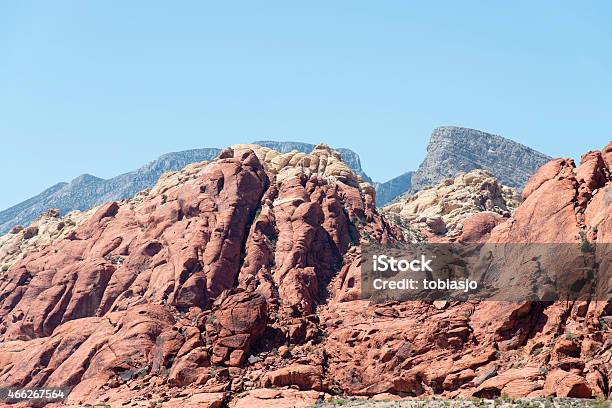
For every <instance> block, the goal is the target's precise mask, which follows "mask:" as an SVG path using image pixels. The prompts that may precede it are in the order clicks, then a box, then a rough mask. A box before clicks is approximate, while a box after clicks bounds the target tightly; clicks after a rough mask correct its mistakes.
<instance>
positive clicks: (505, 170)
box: [411, 126, 551, 192]
mask: <svg viewBox="0 0 612 408" xmlns="http://www.w3.org/2000/svg"><path fill="white" fill-rule="evenodd" d="M550 159H551V158H550V157H548V156H546V155H544V154H542V153H540V152H537V151H535V150H533V149H530V148H528V147H526V146H523V145H521V144H520V143H517V142H514V141H512V140H509V139H505V138H503V137H501V136H497V135H492V134H490V133H486V132H481V131H479V130H474V129H467V128H462V127H456V126H444V127H439V128H437V129H434V131H433V132H432V134H431V139H430V141H429V145H428V146H427V156H426V157H425V160H424V161H423V163H421V165H420V166H419V168H418V170H417V171H415V172H414V174H413V176H412V190H411V191H412V192H416V191H419V190H421V189H423V188H428V187H431V186H434V185H436V184H438V183H439V182H441V181H442V180H444V179H447V178H454V177H456V176H457V175H459V174H460V173H467V172H469V171H471V170H474V169H484V170H488V171H490V172H491V173H493V174H495V176H496V177H497V178H498V180H499V181H500V182H501V183H502V184H504V185H506V186H509V187H513V188H516V189H518V190H521V189H522V188H523V186H524V185H525V183H526V182H527V180H528V179H529V178H530V177H531V175H532V174H533V173H534V172H535V171H536V170H537V169H538V168H539V167H540V166H542V165H544V164H545V163H546V162H548V161H549V160H550Z"/></svg>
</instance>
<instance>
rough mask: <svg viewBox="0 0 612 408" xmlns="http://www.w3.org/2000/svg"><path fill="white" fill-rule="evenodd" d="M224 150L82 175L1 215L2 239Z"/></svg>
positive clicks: (291, 145) (281, 145) (304, 148)
mask: <svg viewBox="0 0 612 408" xmlns="http://www.w3.org/2000/svg"><path fill="white" fill-rule="evenodd" d="M255 143H256V144H259V145H262V146H266V147H270V148H272V149H275V150H278V151H281V152H289V151H291V150H297V151H300V152H305V153H310V152H311V151H312V149H313V148H314V145H312V144H308V143H300V142H273V141H262V142H255ZM335 150H337V151H338V152H339V153H340V155H341V156H342V158H343V160H344V161H345V162H346V163H347V164H348V165H349V167H351V168H352V169H353V170H354V171H355V172H356V173H357V174H359V175H361V176H362V177H363V178H364V179H366V180H368V181H371V180H370V178H369V177H368V176H367V175H366V174H365V173H364V172H363V170H362V169H361V162H360V160H359V156H358V155H357V154H356V153H355V152H353V151H351V150H349V149H342V148H340V149H335ZM220 151H221V149H217V148H203V149H192V150H185V151H182V152H174V153H168V154H164V155H163V156H160V157H159V158H158V159H157V160H155V161H152V162H151V163H149V164H147V165H145V166H143V167H141V168H139V169H137V170H134V171H131V172H129V173H125V174H121V175H119V176H117V177H113V178H111V179H108V180H105V179H101V178H98V177H95V176H92V175H90V174H83V175H81V176H79V177H77V178H75V179H74V180H72V181H71V182H70V183H65V182H64V183H58V184H56V185H54V186H53V187H50V188H48V189H47V190H45V191H43V192H42V193H40V194H38V195H37V196H35V197H32V198H30V199H28V200H26V201H24V202H22V203H19V204H17V205H15V206H13V207H11V208H8V209H6V210H4V211H0V235H1V234H4V233H6V232H8V231H10V230H11V228H12V227H14V226H15V225H29V224H30V223H31V222H32V221H34V220H35V219H36V218H38V217H40V216H41V215H42V214H43V213H44V212H45V211H46V210H48V209H50V208H58V209H59V210H60V213H61V214H66V213H68V212H70V211H74V210H87V209H90V208H92V207H95V206H97V205H100V204H102V203H105V202H108V201H115V200H122V199H125V198H129V197H132V196H134V195H135V194H136V193H138V192H139V191H142V190H145V189H147V188H150V187H152V186H154V185H155V183H156V182H157V180H158V179H159V177H160V176H161V175H162V173H164V172H166V171H177V170H180V169H182V168H183V167H185V166H186V165H188V164H190V163H195V162H201V161H205V160H212V159H214V158H215V157H216V156H217V155H218V154H219V153H220Z"/></svg>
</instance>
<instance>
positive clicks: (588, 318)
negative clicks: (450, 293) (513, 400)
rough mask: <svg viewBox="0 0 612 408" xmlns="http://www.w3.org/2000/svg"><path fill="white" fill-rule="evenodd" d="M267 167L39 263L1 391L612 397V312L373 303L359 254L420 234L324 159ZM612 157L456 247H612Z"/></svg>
mask: <svg viewBox="0 0 612 408" xmlns="http://www.w3.org/2000/svg"><path fill="white" fill-rule="evenodd" d="M254 149H255V150H253V149H251V147H250V146H234V147H233V148H232V149H228V150H227V151H226V152H225V153H224V154H223V155H222V157H220V158H219V159H217V160H215V161H213V162H211V163H208V164H205V163H202V164H194V165H191V166H188V167H187V168H186V169H184V170H183V171H181V172H178V173H175V174H169V175H166V176H164V177H162V179H161V180H160V182H159V183H158V184H157V186H156V187H155V188H153V189H152V190H151V191H149V192H147V193H144V194H142V195H141V196H140V197H139V198H138V199H132V200H127V201H123V202H110V203H107V204H104V205H102V206H100V207H99V208H98V209H97V210H96V211H95V213H94V214H92V215H91V216H89V217H87V218H86V219H85V220H83V221H82V222H80V223H78V225H77V226H76V227H75V228H74V230H72V231H71V232H70V233H68V234H67V235H65V236H61V237H59V238H57V239H55V240H54V241H52V242H50V243H49V244H48V245H44V246H42V247H40V248H38V250H37V251H27V252H26V253H25V254H24V255H23V256H22V257H21V259H20V260H19V261H18V262H17V263H15V264H14V265H13V266H12V267H10V268H9V269H8V271H7V272H6V273H5V274H3V275H2V277H0V387H7V386H14V387H26V386H30V387H41V386H43V385H44V386H53V385H57V386H70V387H74V388H73V391H72V393H71V394H70V397H69V401H68V403H69V404H73V405H76V404H84V403H89V404H95V403H98V402H105V403H106V402H108V403H109V404H111V406H114V405H112V404H116V405H118V406H120V405H130V404H136V405H134V406H138V404H140V403H145V402H146V403H151V402H153V403H154V404H161V405H162V406H163V404H166V405H167V406H189V404H191V405H197V404H201V405H202V406H207V405H206V404H208V406H218V405H219V404H222V406H226V405H225V404H227V406H230V407H247V406H248V407H256V406H309V405H312V404H314V403H315V402H316V401H318V400H319V401H321V400H325V399H328V398H329V397H330V395H331V394H334V395H337V394H341V395H342V394H344V395H353V396H360V397H364V398H382V397H386V396H391V397H392V398H393V399H395V398H405V397H426V396H434V395H442V396H446V397H463V398H469V397H471V396H474V395H475V396H481V397H488V396H491V397H493V396H502V395H509V396H513V397H523V396H527V395H529V396H546V395H557V396H561V395H566V396H578V397H587V396H590V395H593V396H604V397H607V396H609V393H610V390H609V384H610V383H611V377H612V372H611V369H610V364H609V362H610V359H611V358H612V354H611V353H612V351H611V347H610V344H611V340H610V335H609V334H610V332H609V328H608V326H607V323H606V322H609V321H610V317H611V315H612V309H611V308H610V303H609V302H603V301H596V300H591V301H580V302H578V301H576V302H546V303H544V302H524V303H519V304H517V303H510V302H481V303H478V302H473V301H470V302H456V301H446V302H444V303H441V302H439V301H438V302H435V303H434V302H431V303H428V302H424V301H418V302H387V303H384V304H371V303H369V302H368V301H363V300H359V285H360V283H359V265H360V263H361V262H362V260H361V249H360V245H359V244H364V243H368V242H380V243H394V242H396V241H398V240H402V239H405V238H406V237H409V235H406V234H405V233H403V232H404V228H403V227H402V226H399V227H397V226H394V225H392V224H391V223H390V221H389V220H388V219H386V218H384V217H383V216H381V215H380V213H379V212H378V211H377V210H376V207H375V204H374V192H373V189H372V187H371V186H369V185H368V184H367V183H363V182H362V180H360V178H359V177H358V176H357V175H355V174H354V173H352V172H351V171H350V169H348V168H347V166H346V165H345V164H343V163H342V161H341V160H340V159H339V157H338V155H336V154H334V152H333V151H331V150H330V149H328V148H327V147H325V146H317V148H316V149H314V151H313V152H312V153H310V154H299V153H295V152H293V153H287V154H281V153H279V152H273V151H271V150H270V149H265V148H259V149H258V148H254ZM606 155H607V153H606V152H605V151H604V152H602V153H601V156H598V155H597V154H589V155H587V156H585V158H584V162H583V164H581V166H580V167H579V168H578V169H575V167H574V166H573V163H572V162H571V161H569V160H564V161H556V162H554V164H553V165H551V166H550V168H548V169H545V170H543V173H542V172H539V174H536V175H535V176H534V178H533V179H532V182H530V183H529V185H530V186H531V187H530V188H529V190H528V191H527V190H526V192H527V193H526V194H525V200H524V202H523V203H522V204H521V205H520V206H519V207H518V209H516V211H515V212H514V214H513V215H512V216H510V217H507V216H506V217H503V216H501V215H499V214H498V215H492V214H497V213H495V212H491V211H489V212H479V213H478V214H476V215H473V216H471V217H469V218H466V219H465V225H470V224H469V223H468V220H470V222H471V223H472V225H471V226H469V228H466V227H465V226H464V229H463V232H462V234H461V235H459V236H458V239H464V240H468V241H472V240H479V241H487V242H496V243H502V244H503V243H516V242H526V243H532V242H569V243H573V244H576V245H580V244H581V240H584V239H588V240H589V242H592V243H601V242H610V241H609V239H610V237H611V234H612V218H611V214H612V211H611V206H612V200H610V198H609V197H610V195H609V194H608V193H609V192H610V191H611V190H610V188H611V186H612V178H611V177H610V172H609V170H608V167H607V165H606V163H607V161H606V157H607V156H606ZM598 157H601V160H600V159H598ZM583 166H584V167H583ZM604 166H605V168H604ZM543 174H544V175H543ZM601 175H603V176H604V177H605V180H604V181H603V182H602V180H600V176H601ZM583 191H586V192H588V193H589V195H585V194H581V192H583ZM483 231H484V232H483ZM19 233H20V232H19ZM34 237H35V235H34ZM421 238H423V237H420V238H419V239H421ZM31 239H33V238H31ZM430 239H431V237H430ZM601 255H602V257H601V259H602V262H608V261H607V259H612V258H611V257H610V256H609V254H601ZM516 258H517V259H520V256H516ZM262 387H270V388H262ZM272 387H277V388H272ZM172 404H174V405H172ZM181 404H183V405H181Z"/></svg>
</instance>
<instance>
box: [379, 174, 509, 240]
mask: <svg viewBox="0 0 612 408" xmlns="http://www.w3.org/2000/svg"><path fill="white" fill-rule="evenodd" d="M519 204H520V197H519V195H518V193H517V192H516V190H515V189H513V188H510V187H506V186H503V185H501V184H500V183H499V182H498V181H497V179H495V177H493V175H492V174H491V173H489V172H488V171H486V170H473V171H470V172H469V173H467V174H462V175H460V176H458V177H457V178H455V179H447V180H444V181H443V182H441V183H440V184H438V185H437V186H435V187H433V188H429V189H425V190H422V191H419V192H418V193H416V194H414V195H412V196H409V197H408V198H406V199H402V200H399V201H398V202H395V203H393V204H389V205H387V206H385V207H383V212H384V213H391V214H398V215H399V216H401V217H403V218H404V219H405V220H406V221H407V222H408V223H410V224H411V225H412V226H413V227H415V228H417V229H421V230H426V231H428V232H429V233H431V234H435V235H443V236H446V237H448V238H455V237H457V236H459V235H461V234H462V232H463V228H464V225H463V222H464V220H465V219H466V218H468V217H470V216H471V215H473V214H476V213H481V212H486V213H487V214H489V217H490V218H491V221H494V220H495V221H497V220H499V219H501V218H503V217H506V218H507V217H509V216H510V215H511V213H512V212H514V210H515V209H516V207H518V205H519ZM481 217H482V216H481ZM494 223H495V225H496V224H497V222H494ZM470 227H471V225H469V223H468V228H467V229H466V233H471V231H470Z"/></svg>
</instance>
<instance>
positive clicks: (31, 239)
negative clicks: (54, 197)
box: [0, 209, 93, 273]
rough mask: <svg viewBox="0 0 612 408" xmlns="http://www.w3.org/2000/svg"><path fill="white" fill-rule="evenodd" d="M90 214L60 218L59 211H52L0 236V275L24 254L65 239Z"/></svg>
mask: <svg viewBox="0 0 612 408" xmlns="http://www.w3.org/2000/svg"><path fill="white" fill-rule="evenodd" d="M92 213H93V212H92V211H91V210H90V211H89V212H81V211H73V212H71V213H69V214H68V215H66V216H65V217H60V214H59V210H56V209H52V210H49V211H47V212H45V213H44V214H43V215H42V216H41V217H40V218H39V219H37V220H35V221H34V222H33V223H32V224H30V225H29V226H27V227H21V226H16V227H14V228H13V229H12V230H11V231H10V232H9V233H8V234H6V235H3V236H0V273H2V272H6V271H7V270H8V269H9V268H10V267H11V266H12V265H13V264H14V263H15V262H17V261H19V259H21V257H22V256H23V255H24V254H25V253H28V252H35V251H38V250H39V249H40V248H42V247H44V246H47V245H49V244H51V243H52V242H54V241H55V240H57V239H62V238H65V237H66V236H68V234H70V233H71V232H72V231H74V230H75V229H76V227H77V225H78V224H80V223H81V222H82V221H83V220H85V219H86V218H88V217H89V216H91V214H92Z"/></svg>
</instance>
